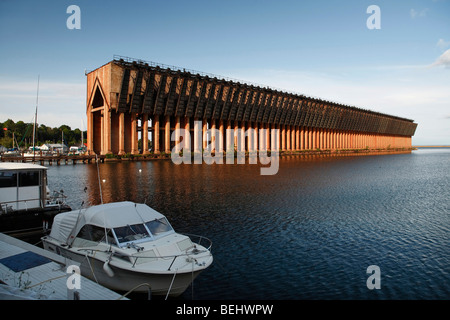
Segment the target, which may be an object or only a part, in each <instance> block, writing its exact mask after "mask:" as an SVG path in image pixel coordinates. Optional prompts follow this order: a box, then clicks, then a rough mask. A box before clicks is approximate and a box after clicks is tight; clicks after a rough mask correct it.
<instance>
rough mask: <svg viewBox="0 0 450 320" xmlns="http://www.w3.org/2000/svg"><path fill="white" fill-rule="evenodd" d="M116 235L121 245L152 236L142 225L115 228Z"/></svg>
mask: <svg viewBox="0 0 450 320" xmlns="http://www.w3.org/2000/svg"><path fill="white" fill-rule="evenodd" d="M114 233H115V234H116V237H117V241H119V244H120V243H124V242H130V241H136V240H141V239H145V238H151V236H150V234H149V233H148V231H147V228H145V226H144V225H143V224H142V223H140V224H133V225H126V226H124V227H118V228H114Z"/></svg>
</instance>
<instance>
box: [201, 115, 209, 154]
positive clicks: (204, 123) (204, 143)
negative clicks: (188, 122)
mask: <svg viewBox="0 0 450 320" xmlns="http://www.w3.org/2000/svg"><path fill="white" fill-rule="evenodd" d="M206 130H208V122H207V121H206V119H203V121H202V148H203V150H206V147H207V145H208V141H207V140H208V136H207V132H206Z"/></svg>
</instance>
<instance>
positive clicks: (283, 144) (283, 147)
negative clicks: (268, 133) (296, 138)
mask: <svg viewBox="0 0 450 320" xmlns="http://www.w3.org/2000/svg"><path fill="white" fill-rule="evenodd" d="M281 151H286V127H285V125H284V124H283V125H281Z"/></svg>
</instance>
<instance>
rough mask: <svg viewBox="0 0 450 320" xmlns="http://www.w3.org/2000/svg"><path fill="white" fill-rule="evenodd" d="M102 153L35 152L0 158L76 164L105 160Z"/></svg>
mask: <svg viewBox="0 0 450 320" xmlns="http://www.w3.org/2000/svg"><path fill="white" fill-rule="evenodd" d="M105 158H106V157H105V156H104V155H97V156H96V155H95V154H87V155H40V154H36V155H35V156H24V155H21V156H9V155H1V156H0V160H1V161H3V162H32V163H39V164H41V165H45V164H48V165H50V166H51V165H53V164H56V165H60V164H61V163H63V164H77V163H91V162H92V161H96V159H98V161H100V162H102V163H103V162H105Z"/></svg>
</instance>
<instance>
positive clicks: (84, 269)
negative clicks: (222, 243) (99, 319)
mask: <svg viewBox="0 0 450 320" xmlns="http://www.w3.org/2000/svg"><path fill="white" fill-rule="evenodd" d="M42 243H43V246H44V249H46V250H49V251H51V252H55V253H57V254H59V255H61V256H63V257H65V258H68V259H70V260H73V261H75V262H78V263H80V271H81V274H82V275H83V276H84V277H86V278H89V279H91V280H93V281H96V282H98V283H99V284H101V285H103V286H105V287H107V288H109V289H111V290H114V291H118V292H124V293H125V292H128V291H132V292H136V293H148V292H149V289H150V292H151V294H152V295H164V296H166V295H167V293H168V292H169V294H168V295H169V296H170V297H177V296H179V295H180V294H182V293H183V292H184V291H186V289H187V288H188V287H189V285H190V284H191V283H192V281H194V279H195V278H196V277H197V276H198V275H199V274H200V273H201V272H202V271H203V270H204V269H205V268H206V267H205V268H204V269H201V270H193V271H191V272H180V273H176V272H175V271H172V272H166V273H149V272H139V271H134V270H128V269H122V268H118V267H116V266H113V265H111V264H110V265H108V266H109V268H110V270H111V271H112V274H111V273H110V275H108V273H107V272H106V271H105V270H104V269H103V267H104V263H105V259H102V258H97V257H95V256H92V255H83V254H80V253H76V252H74V251H72V250H70V249H67V248H65V247H62V246H58V245H55V244H54V243H51V242H49V241H47V240H45V238H43V241H42ZM211 259H212V257H211Z"/></svg>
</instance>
